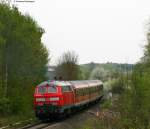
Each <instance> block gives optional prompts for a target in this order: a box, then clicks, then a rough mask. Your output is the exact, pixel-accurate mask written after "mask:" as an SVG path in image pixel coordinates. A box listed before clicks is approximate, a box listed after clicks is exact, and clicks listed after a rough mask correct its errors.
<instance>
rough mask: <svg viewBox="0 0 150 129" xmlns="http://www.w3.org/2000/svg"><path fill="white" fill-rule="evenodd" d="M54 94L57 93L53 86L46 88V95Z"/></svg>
mask: <svg viewBox="0 0 150 129" xmlns="http://www.w3.org/2000/svg"><path fill="white" fill-rule="evenodd" d="M56 92H57V89H56V87H55V86H50V87H48V93H56Z"/></svg>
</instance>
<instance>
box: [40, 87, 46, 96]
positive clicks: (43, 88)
mask: <svg viewBox="0 0 150 129" xmlns="http://www.w3.org/2000/svg"><path fill="white" fill-rule="evenodd" d="M45 92H46V87H44V86H42V87H38V93H40V94H44V93H45Z"/></svg>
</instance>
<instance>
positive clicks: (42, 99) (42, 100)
mask: <svg viewBox="0 0 150 129" xmlns="http://www.w3.org/2000/svg"><path fill="white" fill-rule="evenodd" d="M36 101H37V102H44V101H45V98H36Z"/></svg>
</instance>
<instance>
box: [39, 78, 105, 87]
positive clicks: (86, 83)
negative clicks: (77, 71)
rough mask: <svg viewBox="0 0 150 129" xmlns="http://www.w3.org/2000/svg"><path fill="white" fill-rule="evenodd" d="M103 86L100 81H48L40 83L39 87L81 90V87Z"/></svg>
mask: <svg viewBox="0 0 150 129" xmlns="http://www.w3.org/2000/svg"><path fill="white" fill-rule="evenodd" d="M101 84H103V83H102V82H101V81H100V80H78V81H55V80H48V81H44V82H42V83H40V84H39V85H38V86H46V85H52V86H58V85H59V86H69V85H70V86H73V87H74V88H81V87H87V86H89V87H92V86H95V85H101Z"/></svg>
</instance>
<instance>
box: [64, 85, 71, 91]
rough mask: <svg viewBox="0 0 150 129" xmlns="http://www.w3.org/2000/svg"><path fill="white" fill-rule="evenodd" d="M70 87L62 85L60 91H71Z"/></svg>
mask: <svg viewBox="0 0 150 129" xmlns="http://www.w3.org/2000/svg"><path fill="white" fill-rule="evenodd" d="M71 91H72V90H71V87H70V86H63V87H62V92H71Z"/></svg>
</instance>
